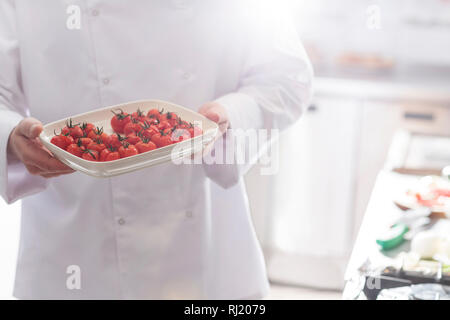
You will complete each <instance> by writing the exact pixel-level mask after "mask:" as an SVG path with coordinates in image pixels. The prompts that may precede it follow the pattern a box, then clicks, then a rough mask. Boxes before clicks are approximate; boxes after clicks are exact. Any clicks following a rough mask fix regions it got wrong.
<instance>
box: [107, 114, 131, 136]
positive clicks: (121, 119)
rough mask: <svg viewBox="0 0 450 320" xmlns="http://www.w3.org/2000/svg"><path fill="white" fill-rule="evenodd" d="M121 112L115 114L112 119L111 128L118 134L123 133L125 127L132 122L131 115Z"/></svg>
mask: <svg viewBox="0 0 450 320" xmlns="http://www.w3.org/2000/svg"><path fill="white" fill-rule="evenodd" d="M119 111H120V112H114V111H113V110H111V112H112V113H114V116H113V117H112V118H111V127H112V129H113V130H114V131H115V132H117V133H123V127H124V126H125V125H126V124H127V123H128V122H130V121H131V119H130V115H129V114H128V113H126V112H123V111H122V110H119Z"/></svg>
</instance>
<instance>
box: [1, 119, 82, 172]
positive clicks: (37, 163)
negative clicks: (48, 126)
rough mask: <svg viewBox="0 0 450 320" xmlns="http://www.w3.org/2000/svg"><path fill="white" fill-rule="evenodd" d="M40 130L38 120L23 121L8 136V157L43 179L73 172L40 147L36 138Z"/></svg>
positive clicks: (40, 124)
mask: <svg viewBox="0 0 450 320" xmlns="http://www.w3.org/2000/svg"><path fill="white" fill-rule="evenodd" d="M42 130H43V126H42V123H41V122H40V121H39V120H37V119H34V118H25V119H23V120H22V121H21V122H20V123H19V124H18V125H17V126H16V127H15V128H14V129H13V131H12V132H11V134H10V136H9V140H8V156H9V157H12V158H15V159H18V160H20V161H22V162H23V164H24V165H25V167H26V168H27V170H28V171H29V172H30V173H31V174H33V175H39V176H42V177H44V178H51V177H56V176H59V175H62V174H67V173H72V172H74V170H73V169H71V168H70V167H68V166H67V165H65V164H64V163H62V162H61V161H59V160H58V159H56V158H55V157H54V156H53V155H52V153H51V152H50V151H48V150H47V149H46V148H45V147H44V146H43V145H42V143H41V142H40V141H39V138H38V136H39V134H40V133H41V132H42Z"/></svg>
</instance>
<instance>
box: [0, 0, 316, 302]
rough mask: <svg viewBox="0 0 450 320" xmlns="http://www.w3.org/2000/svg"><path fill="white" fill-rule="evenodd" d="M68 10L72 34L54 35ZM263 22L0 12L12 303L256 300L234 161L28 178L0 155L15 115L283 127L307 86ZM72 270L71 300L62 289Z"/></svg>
mask: <svg viewBox="0 0 450 320" xmlns="http://www.w3.org/2000/svg"><path fill="white" fill-rule="evenodd" d="M257 2H258V4H260V3H261V2H260V1H257ZM71 5H75V6H78V8H80V17H81V19H80V28H79V29H70V28H68V27H67V19H68V18H69V16H70V13H73V11H70V10H69V12H68V11H67V10H68V7H69V6H71ZM264 12H273V11H272V10H266V11H264V10H260V9H259V7H258V9H257V7H256V6H255V4H254V3H253V4H252V3H251V2H250V1H242V0H236V1H234V0H233V1H230V0H227V1H217V0H191V1H189V0H186V1H181V0H176V1H175V0H172V1H169V0H159V1H158V0H154V1H149V0H134V1H120V0H60V1H47V0H1V1H0V148H1V154H0V156H1V158H0V192H1V195H2V197H3V198H4V199H5V200H6V201H7V202H8V203H11V202H14V201H16V200H17V199H22V219H21V236H20V248H19V254H18V262H17V272H16V281H15V290H14V295H15V296H16V297H18V298H24V299H27V298H40V299H52V298H59V299H80V298H81V299H93V298H99V299H109V298H112V299H134V298H136V299H154V298H156V299H176V298H188V299H203V298H206V299H227V298H231V299H232V298H260V297H263V296H264V295H266V294H267V292H268V282H267V278H266V273H265V267H264V260H263V255H262V252H261V249H260V247H259V244H258V242H257V238H256V236H255V232H254V230H253V227H252V223H251V219H250V215H249V208H248V203H247V197H246V193H245V189H244V185H243V182H242V175H243V174H244V173H245V171H246V170H247V169H248V168H249V166H250V165H251V163H250V162H249V163H247V164H246V165H244V166H242V165H241V166H238V165H218V164H216V165H209V166H206V165H187V164H185V165H175V164H172V163H168V164H163V165H159V166H156V167H152V168H147V169H143V170H139V171H137V172H134V173H128V174H124V175H121V176H117V177H113V178H105V179H99V178H93V177H90V176H87V175H85V174H82V173H79V172H75V173H73V174H69V175H64V176H61V177H57V178H52V179H44V178H41V177H38V176H32V175H30V174H29V173H28V172H27V171H26V169H25V167H24V166H23V164H22V163H18V162H13V161H12V160H10V158H9V157H8V155H7V141H8V136H9V134H10V132H11V130H12V129H13V127H14V126H16V125H17V123H18V122H19V121H20V120H21V119H22V118H23V117H26V116H33V117H35V118H37V119H39V120H41V121H42V122H43V123H48V122H50V121H54V120H58V119H62V118H68V117H70V116H71V115H74V114H78V113H82V112H86V111H89V110H93V109H96V108H99V107H102V106H107V105H114V104H118V103H123V102H126V101H130V100H139V99H146V98H155V99H161V100H168V101H172V102H175V103H178V104H181V105H184V106H187V107H189V108H192V109H194V110H198V108H199V107H200V106H201V105H202V104H203V103H205V102H207V101H211V100H217V101H218V102H219V103H221V104H222V105H223V106H224V107H225V108H226V110H227V112H228V114H229V118H230V123H231V126H232V127H233V128H243V129H248V128H255V129H258V128H281V129H282V128H284V127H286V126H287V125H289V124H290V123H292V122H293V121H295V120H296V119H297V118H298V117H299V115H300V114H301V110H302V108H303V107H304V106H305V105H306V104H307V103H308V99H309V96H310V87H311V78H312V72H311V68H310V65H309V63H308V60H307V58H306V55H305V53H304V50H303V49H302V46H301V44H300V43H299V41H298V39H297V37H296V34H295V31H293V30H294V29H293V28H292V26H291V25H290V24H289V23H288V20H287V19H278V18H275V17H277V16H276V15H271V16H266V15H265V14H264ZM227 139H228V136H227ZM243 148H245V146H243ZM73 265H75V266H77V267H79V271H80V273H79V276H80V279H79V280H80V288H73V287H72V288H70V287H68V286H67V279H68V277H69V276H70V275H71V274H73V273H70V272H71V271H70V270H73V269H70V267H69V266H73ZM68 272H69V273H68Z"/></svg>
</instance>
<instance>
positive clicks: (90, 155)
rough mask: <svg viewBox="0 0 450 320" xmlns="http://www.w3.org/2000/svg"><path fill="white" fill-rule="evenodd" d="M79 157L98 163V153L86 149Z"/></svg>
mask: <svg viewBox="0 0 450 320" xmlns="http://www.w3.org/2000/svg"><path fill="white" fill-rule="evenodd" d="M81 157H82V158H83V159H85V160H90V161H99V155H98V152H97V151H95V150H89V149H86V150H84V151H83V155H82V156H81Z"/></svg>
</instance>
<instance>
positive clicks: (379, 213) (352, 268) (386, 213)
mask: <svg viewBox="0 0 450 320" xmlns="http://www.w3.org/2000/svg"><path fill="white" fill-rule="evenodd" d="M417 179H418V176H412V175H404V174H399V173H394V172H391V171H381V172H380V173H379V174H378V177H377V180H376V182H375V185H374V188H373V191H372V194H371V197H370V201H369V204H368V206H367V210H366V213H365V215H364V219H363V222H362V224H361V227H360V229H359V233H358V236H357V238H356V241H355V245H354V247H353V251H352V254H351V256H350V260H349V263H348V265H347V269H346V272H345V281H346V283H347V284H346V286H345V289H344V293H343V297H344V299H353V298H355V297H354V295H355V294H356V291H355V288H354V287H353V285H352V284H350V283H349V280H350V279H352V278H354V277H355V276H357V275H358V269H359V267H360V266H362V265H363V264H364V263H365V261H366V260H367V259H368V258H370V261H371V263H372V264H375V265H380V264H389V262H392V259H393V258H394V257H395V256H396V255H397V254H398V253H399V252H401V251H405V250H407V249H408V248H407V246H408V245H409V244H408V243H407V242H405V243H403V244H402V245H401V246H399V247H397V248H395V249H392V250H389V251H387V252H386V253H383V252H381V251H380V250H379V248H378V245H377V244H376V242H375V239H376V238H377V236H378V235H379V234H381V233H382V232H383V231H384V230H386V228H387V227H388V226H389V225H391V224H392V223H393V222H394V221H395V220H396V219H397V218H398V217H399V216H401V215H402V214H403V211H402V210H400V209H399V208H398V207H397V206H396V205H395V204H394V202H393V199H394V197H395V195H396V194H398V193H401V192H404V191H405V190H406V189H407V188H408V187H409V186H411V184H413V183H414V182H415V181H417Z"/></svg>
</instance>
